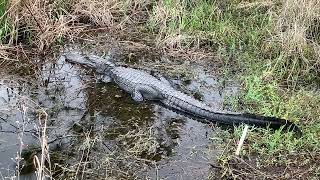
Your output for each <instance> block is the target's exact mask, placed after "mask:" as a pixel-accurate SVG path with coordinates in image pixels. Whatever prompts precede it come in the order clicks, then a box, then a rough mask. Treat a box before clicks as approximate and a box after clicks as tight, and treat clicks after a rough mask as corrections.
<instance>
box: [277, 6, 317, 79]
mask: <svg viewBox="0 0 320 180" xmlns="http://www.w3.org/2000/svg"><path fill="white" fill-rule="evenodd" d="M275 19H276V22H275V35H274V36H273V41H272V43H276V44H278V45H279V46H280V47H281V49H282V54H283V56H284V58H285V59H287V62H286V65H287V68H288V69H289V72H290V74H291V75H292V74H294V73H295V72H294V71H298V72H300V73H301V74H302V75H306V74H308V73H310V70H315V71H318V72H319V71H320V69H319V64H320V54H319V50H320V42H319V39H317V37H318V36H319V35H320V32H319V27H320V25H319V23H316V22H319V20H320V1H318V0H284V1H283V2H282V6H281V9H280V13H279V14H278V15H277V16H276V17H275ZM289 76H290V75H289Z"/></svg>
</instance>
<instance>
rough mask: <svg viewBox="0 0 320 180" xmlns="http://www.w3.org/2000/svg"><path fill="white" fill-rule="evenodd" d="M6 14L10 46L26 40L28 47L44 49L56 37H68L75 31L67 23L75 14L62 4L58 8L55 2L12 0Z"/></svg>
mask: <svg viewBox="0 0 320 180" xmlns="http://www.w3.org/2000/svg"><path fill="white" fill-rule="evenodd" d="M7 17H8V18H9V19H10V21H11V25H12V29H11V33H10V34H9V40H8V44H10V45H16V44H19V43H21V41H28V42H27V43H29V44H30V45H31V46H34V47H37V48H38V49H39V50H43V49H45V48H47V47H49V46H50V45H51V44H52V43H53V42H55V41H56V40H58V39H59V38H62V37H64V36H68V37H70V38H71V37H72V36H73V35H74V33H75V32H78V31H73V30H74V29H75V27H71V26H69V24H70V23H71V22H73V21H74V17H73V16H72V15H71V14H69V13H68V12H66V11H65V9H63V7H59V4H58V1H53V2H52V3H49V1H41V0H36V1H31V0H27V1H20V0H11V1H10V2H9V7H8V10H7ZM78 28H79V27H77V30H78ZM28 36H29V37H28ZM21 38H26V39H23V40H22V39H21Z"/></svg>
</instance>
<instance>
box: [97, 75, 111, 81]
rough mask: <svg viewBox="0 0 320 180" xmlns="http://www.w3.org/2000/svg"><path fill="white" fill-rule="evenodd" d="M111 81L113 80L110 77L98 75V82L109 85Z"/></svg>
mask: <svg viewBox="0 0 320 180" xmlns="http://www.w3.org/2000/svg"><path fill="white" fill-rule="evenodd" d="M111 81H112V79H111V77H110V76H108V75H98V76H97V80H96V82H104V83H109V82H111Z"/></svg>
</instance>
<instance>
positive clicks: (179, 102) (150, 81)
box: [65, 53, 298, 130]
mask: <svg viewBox="0 0 320 180" xmlns="http://www.w3.org/2000/svg"><path fill="white" fill-rule="evenodd" d="M65 57H66V59H67V61H69V62H71V63H77V64H80V65H82V66H86V67H89V68H93V69H95V70H96V72H97V73H99V74H102V75H103V76H104V77H103V79H102V80H103V81H106V82H108V81H110V80H112V81H114V82H115V83H116V84H118V85H119V86H120V88H121V89H123V90H125V91H126V92H128V93H129V94H131V97H132V98H133V100H135V101H137V102H140V101H143V100H152V101H158V102H161V104H163V105H164V106H166V107H168V108H170V109H174V110H178V111H182V112H184V113H187V114H190V115H192V116H196V117H198V118H203V119H205V120H207V121H209V122H218V123H223V124H229V125H233V124H240V123H246V124H250V125H256V126H261V127H267V126H270V127H271V128H275V129H278V128H280V127H281V126H282V125H284V127H285V128H289V129H294V130H298V128H297V127H296V126H295V125H294V124H292V123H291V122H289V121H286V120H283V119H279V118H274V117H264V116H258V115H253V114H241V113H234V112H221V111H216V110H214V109H212V108H211V107H210V106H208V105H206V104H204V103H203V102H200V101H198V100H196V99H194V98H192V97H190V96H188V95H186V94H184V93H182V92H180V91H178V90H176V89H174V88H173V87H171V86H170V85H169V84H168V83H167V82H164V81H161V80H159V79H158V78H156V77H154V76H152V75H150V74H148V73H146V72H144V71H140V70H137V69H132V68H126V67H120V66H115V65H114V64H112V63H111V62H110V61H108V60H106V59H103V58H100V57H97V56H83V55H81V54H77V53H67V54H65Z"/></svg>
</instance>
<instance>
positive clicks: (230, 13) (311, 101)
mask: <svg viewBox="0 0 320 180" xmlns="http://www.w3.org/2000/svg"><path fill="white" fill-rule="evenodd" d="M239 2H240V1H232V0H229V1H226V2H217V1H204V0H200V1H197V3H193V2H192V1H180V3H178V4H177V3H176V1H171V0H166V1H164V3H163V5H162V6H161V7H160V9H161V10H162V11H159V6H158V7H157V8H158V9H157V8H154V12H153V15H152V17H151V19H150V21H149V24H148V25H149V27H150V29H151V30H152V31H153V32H154V33H159V34H160V35H161V36H162V37H163V38H162V39H166V38H168V37H170V36H177V35H188V36H190V37H192V38H193V41H199V40H200V41H210V42H213V43H212V44H211V45H209V47H211V48H212V50H214V51H216V53H217V54H221V55H222V56H223V58H224V61H225V62H224V65H225V66H224V69H225V70H224V71H223V72H224V73H225V75H226V76H231V75H232V76H233V77H234V78H237V79H240V82H241V83H242V85H243V91H242V93H241V94H240V95H239V97H238V98H237V100H235V99H233V100H232V102H229V103H231V104H232V105H233V107H235V108H238V110H239V109H240V110H242V111H247V112H253V113H258V114H262V115H266V116H276V117H280V118H285V119H289V120H290V121H292V122H295V123H297V124H298V125H299V126H300V127H301V129H302V131H303V135H302V137H301V138H297V137H295V136H294V134H292V133H285V132H282V131H281V130H278V131H275V132H273V131H271V130H265V129H256V130H254V131H251V132H250V133H249V136H248V139H247V142H246V143H245V147H244V151H243V152H242V157H243V158H244V159H249V160H248V161H250V159H251V158H250V157H255V159H256V161H254V162H251V161H250V164H252V165H253V166H254V167H256V168H261V167H264V168H265V170H266V169H267V168H274V169H276V168H277V167H279V166H282V167H292V168H302V169H308V171H310V172H308V175H310V176H312V177H315V176H317V175H318V174H317V173H319V172H320V171H319V169H312V166H313V165H314V163H316V161H315V160H314V157H318V156H319V155H320V153H319V151H318V149H319V148H320V134H319V132H320V129H319V128H320V122H319V119H320V113H319V112H320V105H319V104H320V95H319V93H317V91H315V90H316V89H317V85H316V84H317V82H318V79H319V78H318V76H319V72H317V69H315V68H314V66H313V65H314V64H312V62H313V61H312V59H313V58H314V57H315V56H314V52H313V51H312V50H310V49H304V50H303V52H304V55H303V57H304V58H306V59H304V61H302V60H301V56H299V55H298V54H297V56H288V55H287V54H288V52H286V49H284V48H282V44H279V43H278V42H276V41H273V39H272V38H274V37H273V36H274V34H275V33H276V32H275V31H276V27H275V26H276V24H275V22H276V20H275V19H274V18H275V17H276V16H273V15H271V14H270V11H271V12H273V13H279V12H278V11H279V10H280V9H281V8H282V6H281V4H279V3H277V4H274V5H273V6H272V8H270V9H268V7H267V8H264V7H253V8H247V9H241V8H239V6H238V5H239ZM161 13H164V14H165V16H163V14H161ZM164 17H166V19H165V20H164V19H163V18H164ZM160 39H161V38H160ZM185 45H186V46H185V47H184V48H190V43H185ZM304 63H305V64H304ZM235 72H236V75H234V74H235ZM231 99H232V98H231ZM240 135H241V127H239V128H238V129H236V131H235V132H234V133H233V134H230V135H229V136H224V137H222V138H225V139H229V140H234V141H235V140H237V139H239V137H240ZM224 145H226V144H224ZM227 149H229V151H226V153H224V154H222V155H221V157H220V160H221V164H222V167H224V168H225V169H228V168H229V169H232V168H239V167H233V166H231V165H226V164H228V162H229V160H230V159H232V154H233V153H234V148H230V147H229V148H227ZM306 152H308V153H306ZM238 170H239V169H238ZM260 170H262V171H263V169H260ZM231 171H232V170H230V171H229V172H231ZM251 173H252V172H251ZM266 173H271V174H272V172H268V171H266ZM229 175H230V174H229ZM275 175H276V176H278V177H280V176H281V175H279V174H275ZM248 176H250V172H249V174H248ZM292 176H293V174H291V175H289V177H292Z"/></svg>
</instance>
